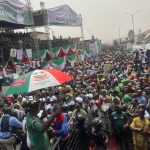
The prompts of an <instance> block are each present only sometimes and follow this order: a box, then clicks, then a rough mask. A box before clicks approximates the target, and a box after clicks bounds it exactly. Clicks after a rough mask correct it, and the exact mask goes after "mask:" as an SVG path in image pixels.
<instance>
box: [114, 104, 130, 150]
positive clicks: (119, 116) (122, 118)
mask: <svg viewBox="0 0 150 150" xmlns="http://www.w3.org/2000/svg"><path fill="white" fill-rule="evenodd" d="M127 120H128V118H127V114H126V113H125V112H123V111H122V107H121V106H116V107H115V111H114V112H113V113H112V114H111V123H112V128H113V129H114V132H115V135H116V140H117V144H118V149H119V150H126V149H128V147H127V146H128V145H127V142H126V141H127V139H126V132H125V130H124V128H125V125H126V124H127Z"/></svg>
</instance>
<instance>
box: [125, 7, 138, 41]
mask: <svg viewBox="0 0 150 150" xmlns="http://www.w3.org/2000/svg"><path fill="white" fill-rule="evenodd" d="M139 12H140V11H139V10H137V11H135V12H134V13H125V14H127V15H130V16H131V20H132V29H133V33H134V34H135V32H134V30H135V23H134V16H135V15H136V14H137V13H139ZM133 40H134V39H133Z"/></svg>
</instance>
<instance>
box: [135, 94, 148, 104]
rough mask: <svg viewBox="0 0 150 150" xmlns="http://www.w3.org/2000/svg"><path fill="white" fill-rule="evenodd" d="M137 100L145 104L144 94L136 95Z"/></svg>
mask: <svg viewBox="0 0 150 150" xmlns="http://www.w3.org/2000/svg"><path fill="white" fill-rule="evenodd" d="M137 100H138V103H140V104H144V105H145V106H146V104H147V101H146V98H145V97H144V96H139V97H137Z"/></svg>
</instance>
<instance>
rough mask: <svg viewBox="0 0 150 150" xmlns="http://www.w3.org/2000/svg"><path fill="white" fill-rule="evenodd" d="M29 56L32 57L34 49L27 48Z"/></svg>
mask: <svg viewBox="0 0 150 150" xmlns="http://www.w3.org/2000/svg"><path fill="white" fill-rule="evenodd" d="M26 52H27V56H28V58H32V49H26Z"/></svg>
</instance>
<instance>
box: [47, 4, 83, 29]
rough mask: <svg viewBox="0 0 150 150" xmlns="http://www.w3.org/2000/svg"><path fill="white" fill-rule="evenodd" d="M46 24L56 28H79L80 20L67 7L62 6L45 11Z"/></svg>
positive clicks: (79, 17)
mask: <svg viewBox="0 0 150 150" xmlns="http://www.w3.org/2000/svg"><path fill="white" fill-rule="evenodd" d="M47 14H48V24H49V25H58V26H62V25H63V26H81V25H82V18H81V16H79V15H77V13H75V12H74V11H73V10H72V9H71V8H70V7H69V6H68V5H62V6H58V7H55V8H50V9H48V10H47Z"/></svg>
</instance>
